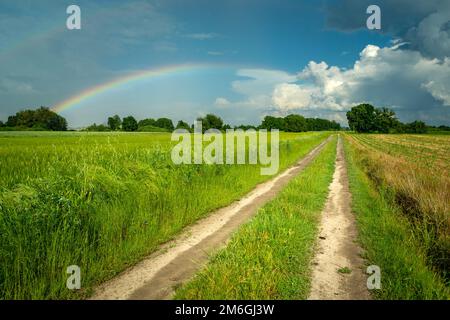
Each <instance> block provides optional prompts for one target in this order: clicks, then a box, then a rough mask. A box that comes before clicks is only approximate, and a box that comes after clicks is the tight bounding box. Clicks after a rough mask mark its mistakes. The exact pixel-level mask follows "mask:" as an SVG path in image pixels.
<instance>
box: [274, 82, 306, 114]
mask: <svg viewBox="0 0 450 320" xmlns="http://www.w3.org/2000/svg"><path fill="white" fill-rule="evenodd" d="M312 91H313V89H312V88H308V87H306V86H299V85H297V84H293V83H282V84H279V85H277V86H276V87H275V90H274V91H273V94H272V102H273V104H274V105H275V106H278V107H279V108H280V109H282V110H290V109H302V108H305V107H308V106H309V105H310V103H311V98H312V97H311V95H312V93H313V92H312Z"/></svg>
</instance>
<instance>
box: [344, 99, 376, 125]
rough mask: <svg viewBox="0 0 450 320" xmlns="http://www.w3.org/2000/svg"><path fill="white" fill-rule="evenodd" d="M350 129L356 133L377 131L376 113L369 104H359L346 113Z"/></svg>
mask: <svg viewBox="0 0 450 320" xmlns="http://www.w3.org/2000/svg"><path fill="white" fill-rule="evenodd" d="M347 120H348V125H349V126H350V129H352V130H353V131H356V132H373V131H376V129H377V112H376V111H375V107H374V106H372V105H370V104H366V103H364V104H360V105H357V106H356V107H353V108H352V109H351V110H350V111H348V112H347Z"/></svg>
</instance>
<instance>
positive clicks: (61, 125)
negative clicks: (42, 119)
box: [46, 115, 67, 131]
mask: <svg viewBox="0 0 450 320" xmlns="http://www.w3.org/2000/svg"><path fill="white" fill-rule="evenodd" d="M46 129H49V130H53V131H66V130H67V120H66V119H64V118H63V117H61V116H58V115H56V116H53V117H50V118H49V119H48V121H47V126H46Z"/></svg>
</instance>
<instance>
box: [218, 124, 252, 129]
mask: <svg viewBox="0 0 450 320" xmlns="http://www.w3.org/2000/svg"><path fill="white" fill-rule="evenodd" d="M226 126H228V125H226ZM223 127H224V130H225V129H228V128H225V126H223ZM234 129H242V130H249V129H253V130H257V129H258V128H257V127H256V126H253V125H251V124H241V125H239V126H235V127H234Z"/></svg>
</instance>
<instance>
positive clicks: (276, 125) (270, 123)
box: [261, 116, 286, 130]
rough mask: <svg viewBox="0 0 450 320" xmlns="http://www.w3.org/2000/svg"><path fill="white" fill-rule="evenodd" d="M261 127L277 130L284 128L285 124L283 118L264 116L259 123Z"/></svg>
mask: <svg viewBox="0 0 450 320" xmlns="http://www.w3.org/2000/svg"><path fill="white" fill-rule="evenodd" d="M261 129H267V130H271V129H278V130H286V124H285V121H284V118H277V117H272V116H265V117H264V120H263V121H262V123H261Z"/></svg>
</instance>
